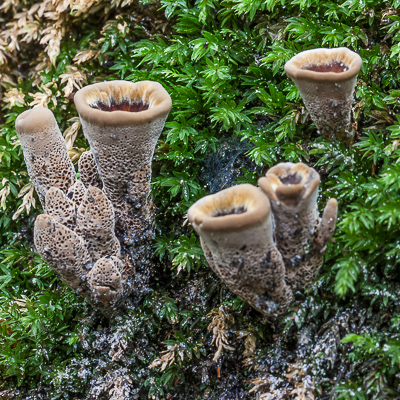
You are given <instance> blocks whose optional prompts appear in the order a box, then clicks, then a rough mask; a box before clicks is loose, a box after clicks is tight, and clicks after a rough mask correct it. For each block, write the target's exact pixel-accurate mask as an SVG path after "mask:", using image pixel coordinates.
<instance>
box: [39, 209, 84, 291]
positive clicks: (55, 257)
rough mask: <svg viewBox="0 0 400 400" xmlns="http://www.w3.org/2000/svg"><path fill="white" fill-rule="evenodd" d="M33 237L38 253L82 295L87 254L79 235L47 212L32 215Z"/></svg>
mask: <svg viewBox="0 0 400 400" xmlns="http://www.w3.org/2000/svg"><path fill="white" fill-rule="evenodd" d="M34 241H35V246H36V249H37V251H38V253H39V254H40V255H41V257H42V258H43V259H44V260H45V261H46V262H48V263H49V264H50V265H51V266H52V267H53V268H54V269H55V270H56V271H57V272H58V273H59V274H60V276H61V279H62V280H63V281H64V282H65V283H66V284H67V285H68V286H70V287H71V288H72V289H74V290H75V291H76V292H78V293H80V294H82V295H85V293H86V284H85V273H84V271H85V267H86V265H87V264H88V263H89V262H90V256H89V253H88V251H87V249H86V246H85V243H84V241H83V239H82V238H81V237H80V236H79V235H77V234H76V233H75V232H74V231H72V230H71V229H69V228H67V227H66V226H64V225H62V224H60V223H59V222H57V220H56V219H55V218H53V217H51V216H50V215H46V214H42V215H39V216H38V217H37V218H36V221H35V227H34Z"/></svg>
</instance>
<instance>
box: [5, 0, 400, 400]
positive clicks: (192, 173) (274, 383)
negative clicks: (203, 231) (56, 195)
mask: <svg viewBox="0 0 400 400" xmlns="http://www.w3.org/2000/svg"><path fill="white" fill-rule="evenodd" d="M5 4H6V6H5V7H4V8H3V9H2V10H1V11H0V16H1V19H0V26H1V29H2V35H0V40H2V41H3V42H4V43H3V42H2V41H0V78H1V82H2V86H1V91H2V93H3V95H5V96H3V102H2V106H3V109H2V111H1V113H0V117H1V134H0V157H1V165H0V201H1V207H2V210H3V212H2V214H1V215H0V233H1V235H0V237H1V239H0V241H1V242H0V244H1V246H2V247H1V250H0V269H1V275H0V321H1V322H0V371H1V381H0V385H1V386H0V387H1V388H2V390H6V389H10V390H14V389H16V388H17V390H19V391H20V392H19V393H20V394H19V395H17V394H14V396H15V398H18V396H20V398H26V397H27V396H28V392H29V391H30V390H32V388H36V389H35V390H36V391H35V392H32V391H31V395H32V396H38V397H37V398H40V397H39V395H40V396H43V398H52V399H56V398H65V399H69V398H70V399H73V398H76V399H84V398H90V399H92V398H93V399H95V398H99V399H100V398H107V399H108V398H110V396H111V395H110V393H111V392H110V391H112V390H114V392H115V393H116V391H117V389H118V390H121V391H123V390H125V394H124V395H126V398H147V397H149V398H160V399H173V398H177V399H183V398H185V399H204V398H209V399H253V398H255V396H257V394H261V393H267V392H272V391H273V390H276V391H277V392H276V393H280V395H281V396H283V395H284V393H286V394H287V396H292V398H293V396H294V394H292V395H289V393H290V391H291V390H294V389H296V388H297V389H298V385H299V384H296V383H295V380H293V379H292V378H291V375H290V374H291V373H294V372H293V371H294V370H296V371H297V369H301V368H302V366H303V367H304V368H305V372H304V373H303V372H301V373H300V372H296V374H297V375H296V376H299V377H300V378H298V379H297V381H298V382H306V381H307V379H309V382H314V383H313V384H312V385H311V386H315V389H314V390H313V391H314V395H315V397H316V398H318V399H321V400H322V399H328V398H334V397H333V396H337V398H340V399H350V398H351V399H353V398H355V399H363V400H364V399H380V398H385V399H389V398H398V396H399V390H400V389H399V387H400V386H399V381H398V376H399V373H400V364H399V346H398V341H399V334H400V330H399V324H398V316H397V315H398V314H399V305H398V304H399V282H400V276H399V272H398V264H399V262H398V257H399V254H400V250H399V249H400V242H399V240H400V239H399V238H400V229H399V228H398V226H399V218H400V217H399V216H400V194H399V193H400V187H399V185H400V183H399V175H400V166H399V160H400V158H399V157H400V146H399V132H400V119H399V116H398V115H397V113H398V112H399V111H398V108H399V98H400V88H399V82H400V77H399V68H398V65H399V54H400V50H399V49H400V47H399V46H400V44H399V42H400V25H399V23H400V22H399V21H400V16H399V15H398V14H399V8H400V2H398V1H397V0H393V1H389V2H388V1H379V0H378V1H377V0H373V1H372V0H368V1H359V0H354V1H353V0H346V1H343V0H338V1H311V0H305V1H303V0H279V1H275V0H271V1H270V0H266V1H261V0H259V1H249V0H225V1H216V0H199V1H185V0H180V1H175V0H174V1H172V0H171V1H170V0H168V1H162V2H161V7H162V10H159V8H160V4H158V3H152V2H143V3H136V2H129V1H124V2H123V1H119V0H113V1H112V2H108V1H99V2H97V3H96V4H94V3H93V4H91V3H89V5H88V9H87V10H85V11H84V12H82V13H81V12H80V11H79V9H78V8H74V7H66V8H65V9H63V8H62V7H61V6H60V7H61V8H60V10H59V11H58V12H56V14H55V15H54V18H55V19H51V16H50V15H47V14H44V15H43V16H42V17H40V18H36V19H35V20H33V22H32V21H29V17H28V22H27V23H26V24H25V25H24V26H23V27H19V28H18V29H22V30H21V32H20V33H19V34H18V35H17V36H16V40H17V42H18V44H19V46H20V50H17V49H15V48H14V47H13V42H12V29H11V28H12V27H13V25H12V24H14V23H15V21H17V20H19V19H20V18H21V16H20V14H18V15H17V13H18V12H19V13H21V12H25V11H24V10H28V9H31V7H35V6H38V5H40V4H41V3H40V2H39V1H35V0H30V1H19V2H13V5H10V6H7V4H8V3H7V2H6V3H5ZM43 4H44V3H43ZM71 4H72V3H71ZM46 7H51V6H50V5H47V6H46ZM31 10H33V11H32V12H33V14H32V15H37V13H38V12H39V11H38V9H33V8H32V9H31ZM35 21H36V22H35ZM37 21H39V22H37ZM35 23H37V24H39V27H40V31H43V30H44V29H46V28H51V27H53V26H54V27H63V28H64V30H62V32H61V34H60V35H61V36H60V38H61V40H60V43H59V44H60V49H59V51H57V49H56V47H57V46H56V44H57V37H56V36H54V38H55V41H56V43H55V44H52V46H53V47H52V49H53V50H52V51H53V52H54V54H53V53H51V54H50V50H51V49H50V50H49V49H47V50H46V45H47V43H49V40H50V39H49V38H44V39H43V37H44V36H41V34H40V33H38V37H37V38H35V37H34V36H33V39H32V42H30V43H29V41H28V43H27V42H24V41H22V39H23V37H24V35H25V34H26V32H27V31H29V29H30V27H31V26H34V24H35ZM7 24H11V25H12V26H11V25H7ZM10 26H11V28H10ZM7 29H11V30H7ZM24 29H25V31H24ZM57 29H58V28H57ZM4 32H5V33H4ZM32 32H33V31H32ZM41 39H43V41H42V44H40V43H39V42H40V40H41ZM1 46H3V47H1ZM321 46H323V47H334V46H346V47H349V48H351V49H353V50H355V51H357V52H358V53H359V54H360V55H361V57H362V59H363V67H362V70H361V73H360V75H359V80H358V82H357V87H356V92H355V100H356V102H355V105H354V110H353V111H354V117H355V122H357V135H356V140H355V144H354V145H353V147H352V148H351V149H346V148H345V146H344V145H342V144H340V143H329V142H327V141H326V140H324V139H323V138H322V137H320V136H318V133H317V131H316V128H315V126H314V125H313V123H312V121H311V120H310V118H309V116H308V114H307V112H306V110H305V109H304V105H303V103H302V101H301V99H300V97H299V93H298V91H297V89H296V87H295V86H294V84H293V83H292V82H291V80H290V79H289V78H287V77H286V76H285V74H284V71H283V65H284V63H285V62H286V61H287V60H289V59H290V58H291V57H292V56H293V55H294V54H296V53H298V52H300V51H302V50H306V49H311V48H315V47H321ZM3 48H4V49H5V50H2V49H3ZM82 50H86V53H80V52H81V51H82ZM43 51H45V53H43ZM46 51H47V53H46ZM3 53H4V54H5V56H4V57H5V58H4V59H3V58H2V56H1V55H2V54H3ZM46 54H47V55H46ZM48 57H53V63H51V62H47V63H46V62H43V61H46V60H47V59H48ZM71 66H74V67H76V70H74V71H75V72H76V71H78V72H80V73H81V74H83V75H84V79H86V81H87V82H88V83H92V82H95V81H99V80H103V79H127V80H131V81H137V80H143V79H151V80H156V81H158V82H161V83H162V84H163V85H164V86H165V88H166V89H167V90H168V92H169V93H170V94H171V96H172V98H173V109H172V112H171V114H170V116H169V119H168V122H167V124H166V127H165V129H164V132H163V134H162V136H161V138H160V140H159V143H158V147H157V149H156V153H155V159H154V168H153V198H154V200H155V202H156V204H157V207H158V211H157V239H156V242H155V245H154V251H155V257H154V261H155V263H156V270H157V273H156V275H155V276H154V277H153V280H152V282H151V291H150V294H149V295H148V296H147V297H146V298H144V299H132V302H131V303H130V304H128V305H127V307H126V309H125V310H122V311H121V314H120V316H118V318H117V319H116V320H114V321H111V323H108V322H107V321H104V320H102V319H101V318H100V317H99V316H98V315H97V314H96V313H95V312H94V311H93V310H92V309H91V308H90V307H89V306H88V305H86V304H85V302H84V301H83V300H82V299H80V298H79V297H77V296H75V295H74V294H73V293H72V292H71V291H70V290H69V289H68V288H66V287H65V286H64V284H62V283H61V282H60V281H59V279H58V278H57V276H56V275H55V274H54V273H53V272H52V271H51V269H50V268H49V267H48V266H46V265H45V264H43V262H42V261H41V260H40V258H39V257H38V256H37V255H35V254H34V252H33V249H32V248H31V246H32V222H33V220H34V217H35V214H36V213H38V212H39V210H38V209H36V210H35V211H31V212H30V214H29V215H26V211H23V213H22V214H21V215H20V216H19V217H18V218H17V219H16V220H13V219H12V216H13V215H14V213H15V212H16V210H17V209H18V207H19V206H20V205H21V204H22V202H23V201H24V199H25V200H27V198H24V194H23V193H22V194H20V190H21V189H22V188H23V187H24V185H25V184H27V183H28V182H29V181H28V176H27V175H26V168H25V164H24V162H23V157H22V151H21V148H20V146H19V144H18V143H17V142H16V133H15V129H14V121H15V118H16V117H17V115H18V114H19V113H20V112H22V111H24V110H25V109H27V108H29V103H30V104H32V105H34V101H35V100H37V98H34V94H35V93H38V92H42V93H43V94H46V93H47V95H48V96H49V97H48V99H49V100H50V101H49V103H48V105H49V107H50V108H52V109H53V111H54V113H55V115H56V118H57V120H58V122H59V124H60V126H61V129H62V131H64V130H65V129H66V128H67V127H68V126H69V125H70V124H71V123H70V122H68V120H69V119H70V118H72V117H76V116H77V113H76V110H75V108H74V107H73V104H72V103H73V102H71V97H70V96H67V97H66V96H65V94H66V92H65V90H64V89H65V88H66V85H67V84H68V80H64V81H62V78H61V77H60V75H62V74H66V73H67V74H68V73H71V71H72V70H71ZM38 78H39V79H38ZM70 78H71V79H74V78H73V77H70ZM84 79H82V80H79V79H78V80H76V81H74V80H73V81H72V83H73V82H76V84H77V85H82V84H85V83H84ZM12 88H15V89H18V90H19V92H20V93H22V94H23V100H22V101H15V102H14V103H13V102H11V103H10V101H8V100H7V99H9V98H10V97H9V96H11V94H10V93H11V92H10V90H11V89H12ZM75 90H76V87H75V88H73V91H75ZM7 96H8V97H7ZM24 102H25V103H24ZM23 103H24V104H23ZM10 104H12V105H13V107H12V108H11V109H10V108H9V105H10ZM74 146H75V147H76V151H78V152H79V149H82V148H87V146H88V145H87V143H86V141H85V139H84V137H83V134H82V132H79V133H78V137H77V139H76V141H75V143H74ZM232 149H235V150H234V151H232ZM281 161H293V162H298V161H303V162H306V163H308V164H309V165H311V166H313V167H314V168H316V169H317V170H318V171H319V173H320V174H321V178H322V190H321V197H322V199H321V201H320V204H325V202H326V200H327V198H329V197H337V198H338V200H339V222H338V227H337V232H336V234H335V242H334V243H333V244H332V245H331V246H330V248H329V251H328V254H327V257H326V262H325V265H324V267H323V270H322V273H321V274H320V275H319V277H318V278H317V280H316V282H315V283H314V284H313V286H312V288H311V289H309V290H308V291H307V292H306V293H302V294H301V293H299V294H298V295H297V297H296V300H295V301H294V302H293V304H292V306H291V311H290V313H289V315H288V316H287V317H286V318H285V319H284V320H283V321H281V322H280V323H275V324H271V323H270V322H268V321H264V320H263V319H262V317H261V316H260V315H259V314H257V313H256V312H255V311H254V310H252V309H251V308H249V307H248V305H247V304H245V303H244V302H243V301H241V300H240V299H238V298H237V297H236V296H235V295H233V294H232V293H231V292H230V291H229V290H227V289H226V287H225V286H224V285H222V284H221V283H220V282H218V280H217V278H216V276H215V275H214V274H213V273H212V272H211V271H210V269H209V268H208V266H207V265H206V262H205V259H204V256H203V254H202V252H201V248H200V243H199V240H198V238H197V237H196V236H195V234H194V232H193V230H192V228H191V227H190V226H188V224H187V223H185V218H184V216H185V214H186V212H187V209H188V208H189V206H190V205H191V204H193V203H194V202H195V201H196V200H197V199H199V198H200V197H202V196H204V195H205V194H207V193H209V192H210V190H213V191H216V190H219V189H221V188H223V187H226V186H225V185H227V184H228V183H229V185H230V184H232V183H233V182H251V183H254V182H255V180H256V178H257V177H258V176H260V175H261V173H262V171H263V169H265V168H267V167H270V166H272V165H274V164H276V163H278V162H281ZM19 194H20V196H19ZM36 206H38V201H37V199H36ZM215 309H217V310H218V309H219V310H224V313H225V314H226V323H227V327H226V338H227V339H226V340H227V343H228V346H231V347H233V348H234V350H229V349H228V348H224V349H223V350H222V356H221V357H220V358H219V360H218V361H217V362H214V361H212V359H213V357H214V354H215V352H216V351H217V347H215V342H214V343H212V339H213V334H212V332H210V331H209V330H208V329H207V328H208V326H209V325H210V323H211V317H210V315H216V314H215V312H214V314H210V313H211V312H212V310H215ZM207 316H208V317H207ZM221 318H222V317H221ZM224 318H225V317H224ZM249 338H251V340H250V339H249ZM107 343H108V344H107ZM110 343H114V344H115V346H116V348H115V349H113V348H111V347H110V345H109V344H110ZM251 343H253V344H254V343H255V345H254V346H253V347H252V345H251ZM118 346H120V347H118ZM120 348H121V349H122V350H121V353H120V354H119V353H118V351H119V350H118V349H120ZM171 349H173V351H170V350H171ZM168 351H170V355H171V358H170V359H169V361H168V363H167V364H166V365H165V368H164V369H163V368H162V366H163V364H162V363H160V364H158V365H155V366H153V367H152V368H149V366H150V365H151V364H152V363H153V365H154V362H155V360H157V359H160V360H161V359H162V357H163V355H167V354H168ZM294 365H297V367H294ZM288 368H289V370H290V371H291V372H289V370H288ZM296 368H297V369H296ZM118 377H129V379H130V382H129V380H127V379H125V378H124V379H125V381H123V382H122V381H121V382H120V381H119V380H118V379H119V378H118ZM257 379H258V381H257ZM110 382H111V383H110ZM251 382H253V383H251ZM285 385H288V387H289V389H285ZM252 387H255V388H256V390H255V391H253V392H252V393H250V392H249V391H250V390H251V388H252ZM121 388H122V389H121ZM273 388H275V389H273ZM285 390H286V392H285ZM114 392H113V393H114ZM4 393H5V392H4ZM4 393H3V394H4ZM9 393H11V392H9ZM15 393H16V392H15ZM121 393H122V392H121ZM126 393H128V394H126ZM4 396H5V394H4ZM10 396H11V395H10ZM121 396H123V395H121ZM129 396H130V397H129ZM276 396H278V394H276ZM6 398H7V397H6ZM121 398H124V397H121ZM282 398H283V397H282ZM288 398H290V397H288Z"/></svg>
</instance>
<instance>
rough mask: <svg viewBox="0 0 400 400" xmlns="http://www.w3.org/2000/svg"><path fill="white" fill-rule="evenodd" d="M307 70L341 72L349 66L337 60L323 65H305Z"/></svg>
mask: <svg viewBox="0 0 400 400" xmlns="http://www.w3.org/2000/svg"><path fill="white" fill-rule="evenodd" d="M302 69H305V70H307V71H314V72H335V73H336V74H339V73H340V72H346V71H347V70H348V69H349V67H348V66H347V65H345V64H344V63H342V62H340V61H335V62H332V63H330V64H321V65H315V64H312V65H308V66H307V67H303V68H302Z"/></svg>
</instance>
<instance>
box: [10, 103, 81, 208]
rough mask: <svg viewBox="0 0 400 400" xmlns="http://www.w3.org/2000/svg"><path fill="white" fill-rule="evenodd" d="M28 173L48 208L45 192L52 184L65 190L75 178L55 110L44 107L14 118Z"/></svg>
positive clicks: (44, 205)
mask: <svg viewBox="0 0 400 400" xmlns="http://www.w3.org/2000/svg"><path fill="white" fill-rule="evenodd" d="M15 128H16V130H17V134H18V138H19V141H20V143H21V146H22V150H23V152H24V159H25V163H26V167H27V170H28V174H29V176H30V178H31V180H32V183H33V185H34V187H35V189H36V192H37V194H38V196H39V199H40V202H41V204H42V206H43V208H44V209H46V204H45V203H46V201H45V196H46V193H47V191H48V190H49V189H50V188H51V187H55V188H59V189H61V190H62V191H64V192H65V193H66V192H67V190H68V188H69V187H70V186H72V185H73V184H74V183H75V181H76V175H75V169H74V166H73V164H72V162H71V160H70V158H69V156H68V151H67V145H66V143H65V140H64V138H63V136H62V134H61V132H60V130H59V129H58V125H57V121H56V119H55V118H54V115H53V113H52V112H51V111H50V110H49V109H47V108H43V107H37V108H32V109H31V110H27V111H25V112H23V113H22V114H20V115H19V116H18V118H17V119H16V121H15Z"/></svg>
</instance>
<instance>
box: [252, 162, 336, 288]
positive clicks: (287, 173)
mask: <svg viewBox="0 0 400 400" xmlns="http://www.w3.org/2000/svg"><path fill="white" fill-rule="evenodd" d="M319 182H320V176H319V174H318V172H317V171H315V170H314V169H313V168H310V167H308V166H307V165H305V164H303V163H298V164H293V163H281V164H278V165H276V166H275V167H273V168H271V169H269V170H268V171H267V174H266V176H265V177H263V178H260V179H259V180H258V184H259V186H260V187H261V189H262V190H263V191H264V192H265V194H266V195H267V196H268V198H269V200H270V202H271V207H272V213H273V215H274V221H275V237H276V241H277V247H278V249H279V251H280V253H281V255H282V257H283V260H284V263H285V266H286V274H287V282H288V284H289V285H290V286H291V287H292V289H293V290H297V289H304V288H305V287H307V286H308V285H310V284H311V282H312V280H313V279H314V277H315V276H316V274H317V272H318V270H319V268H320V267H321V265H322V263H323V256H324V254H325V251H326V244H327V243H328V241H329V240H330V238H331V236H332V234H333V231H334V228H335V222H336V214H337V201H336V199H330V200H329V201H328V203H327V206H326V208H325V212H324V214H323V217H322V220H321V221H320V219H319V217H318V208H317V196H318V185H319Z"/></svg>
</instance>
